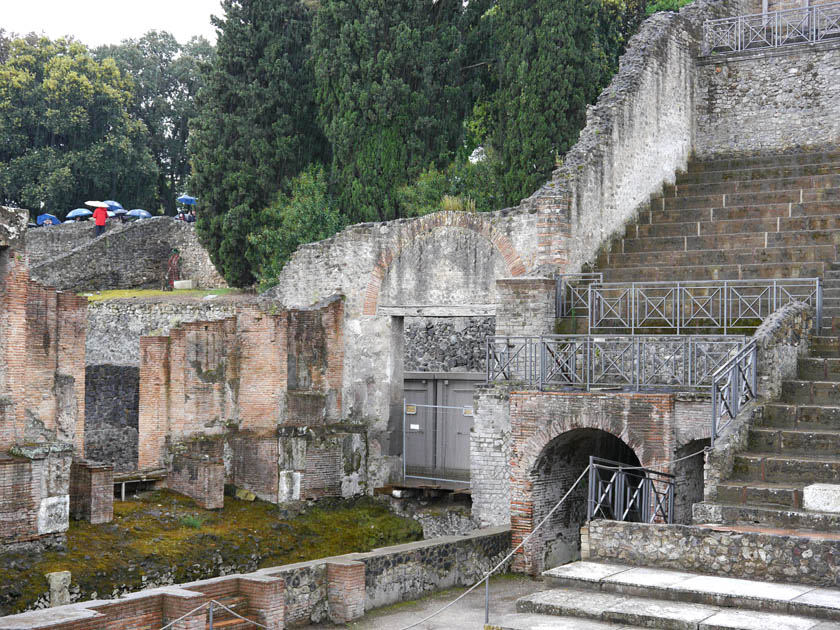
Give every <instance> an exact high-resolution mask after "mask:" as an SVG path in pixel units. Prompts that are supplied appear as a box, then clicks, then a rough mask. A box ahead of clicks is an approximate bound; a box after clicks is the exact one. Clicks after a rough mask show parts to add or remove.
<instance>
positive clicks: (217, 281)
mask: <svg viewBox="0 0 840 630" xmlns="http://www.w3.org/2000/svg"><path fill="white" fill-rule="evenodd" d="M193 225H194V224H189V223H185V222H184V221H176V220H174V219H172V218H170V217H153V218H151V219H144V220H142V221H136V222H133V223H122V224H120V223H114V222H113V221H109V226H108V229H107V230H106V232H105V234H104V235H103V236H101V237H99V238H91V234H92V230H93V225H92V224H89V223H88V222H85V223H75V224H71V223H68V224H62V225H59V226H51V227H48V228H40V229H33V230H30V232H31V234H32V235H31V236H29V234H27V247H26V251H27V255H28V256H29V257H30V259H31V261H32V263H31V264H32V277H33V278H34V279H35V280H37V281H38V282H41V283H43V284H48V285H50V286H54V287H57V288H60V289H69V290H74V291H91V290H103V289H128V288H138V287H148V288H155V289H159V288H161V286H163V284H164V279H165V277H166V270H167V262H168V260H169V256H170V254H171V253H172V250H173V249H175V248H177V249H178V250H179V251H180V255H181V261H180V271H181V274H180V275H181V278H183V279H192V280H194V281H195V283H196V285H197V286H199V287H210V288H213V287H223V286H226V285H225V283H224V280H223V279H222V278H221V276H219V274H218V272H216V269H215V267H214V266H213V264H212V263H211V262H210V258H209V256H208V255H207V252H206V251H205V250H204V248H203V247H202V246H201V244H200V243H199V242H198V238H197V237H196V234H195V228H194V227H193ZM74 243H75V246H73V244H74ZM70 246H72V247H70Z"/></svg>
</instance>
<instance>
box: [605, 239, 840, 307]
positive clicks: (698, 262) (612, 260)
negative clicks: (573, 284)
mask: <svg viewBox="0 0 840 630" xmlns="http://www.w3.org/2000/svg"><path fill="white" fill-rule="evenodd" d="M730 244H731V243H730ZM835 249H836V246H835V245H814V246H791V247H766V248H765V247H747V246H745V247H743V248H737V247H734V246H733V247H731V248H727V249H698V250H692V251H644V252H631V253H626V254H614V253H609V254H605V255H604V257H603V258H602V259H601V260H602V261H603V263H602V264H599V269H603V268H607V267H610V268H621V267H648V266H652V265H672V266H674V267H688V266H702V265H757V264H762V265H763V264H767V263H776V264H779V263H786V264H790V263H821V262H825V261H826V260H829V259H833V258H834V255H835ZM837 301H838V307H840V300H837ZM823 304H824V305H825V306H826V307H831V306H833V303H827V302H823Z"/></svg>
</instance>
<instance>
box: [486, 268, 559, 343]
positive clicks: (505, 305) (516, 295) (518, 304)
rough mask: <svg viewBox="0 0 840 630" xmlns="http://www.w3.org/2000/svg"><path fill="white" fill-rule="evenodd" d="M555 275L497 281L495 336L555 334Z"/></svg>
mask: <svg viewBox="0 0 840 630" xmlns="http://www.w3.org/2000/svg"><path fill="white" fill-rule="evenodd" d="M555 287H556V284H555V281H554V279H553V278H502V279H500V280H496V295H497V299H498V305H497V306H496V335H497V336H500V337H505V336H510V337H539V336H540V335H550V334H553V333H554V320H555V317H554V315H555V310H554V301H555V294H556V292H557V291H556V288H555Z"/></svg>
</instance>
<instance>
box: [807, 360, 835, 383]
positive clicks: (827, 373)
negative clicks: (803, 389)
mask: <svg viewBox="0 0 840 630" xmlns="http://www.w3.org/2000/svg"><path fill="white" fill-rule="evenodd" d="M799 378H801V379H803V380H809V381H834V382H836V381H840V358H836V357H806V358H801V359H799Z"/></svg>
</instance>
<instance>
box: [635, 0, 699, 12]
mask: <svg viewBox="0 0 840 630" xmlns="http://www.w3.org/2000/svg"><path fill="white" fill-rule="evenodd" d="M692 1H693V0H649V2H648V4H647V11H646V13H647V15H653V14H654V13H656V12H657V11H679V10H680V9H681V8H683V7H684V6H685V5H687V4H689V3H690V2H692Z"/></svg>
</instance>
